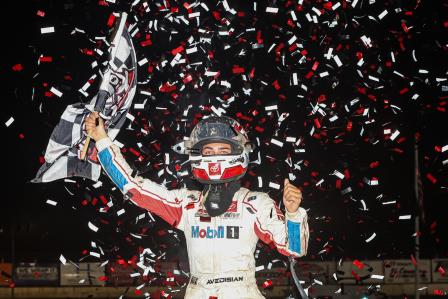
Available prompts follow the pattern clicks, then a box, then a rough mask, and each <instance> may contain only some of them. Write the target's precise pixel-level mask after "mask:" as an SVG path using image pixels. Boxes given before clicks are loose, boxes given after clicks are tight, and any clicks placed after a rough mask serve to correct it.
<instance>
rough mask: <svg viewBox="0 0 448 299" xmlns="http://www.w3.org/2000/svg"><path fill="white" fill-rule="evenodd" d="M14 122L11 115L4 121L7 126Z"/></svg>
mask: <svg viewBox="0 0 448 299" xmlns="http://www.w3.org/2000/svg"><path fill="white" fill-rule="evenodd" d="M13 122H14V118H13V117H12V116H11V117H10V118H9V119H8V120H7V121H6V122H5V126H7V127H9V126H10V125H11V124H12V123H13Z"/></svg>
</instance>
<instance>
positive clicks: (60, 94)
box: [50, 87, 62, 98]
mask: <svg viewBox="0 0 448 299" xmlns="http://www.w3.org/2000/svg"><path fill="white" fill-rule="evenodd" d="M50 91H51V92H52V93H53V94H54V95H55V96H57V97H59V98H60V97H62V92H60V91H59V90H57V89H56V88H54V87H51V89H50Z"/></svg>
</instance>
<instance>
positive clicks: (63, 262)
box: [59, 254, 67, 265]
mask: <svg viewBox="0 0 448 299" xmlns="http://www.w3.org/2000/svg"><path fill="white" fill-rule="evenodd" d="M59 261H60V262H61V263H62V264H63V265H66V264H67V259H66V258H65V257H64V256H63V255H62V254H61V256H60V257H59Z"/></svg>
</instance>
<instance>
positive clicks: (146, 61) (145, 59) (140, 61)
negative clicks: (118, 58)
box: [137, 57, 148, 66]
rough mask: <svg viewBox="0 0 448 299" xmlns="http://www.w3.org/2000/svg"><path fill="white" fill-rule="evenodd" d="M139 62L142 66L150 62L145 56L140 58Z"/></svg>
mask: <svg viewBox="0 0 448 299" xmlns="http://www.w3.org/2000/svg"><path fill="white" fill-rule="evenodd" d="M137 63H138V65H139V66H142V65H144V64H145V63H148V59H147V58H146V57H145V58H143V59H141V60H139V61H138V62H137Z"/></svg>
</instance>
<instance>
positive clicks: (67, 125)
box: [32, 14, 137, 183]
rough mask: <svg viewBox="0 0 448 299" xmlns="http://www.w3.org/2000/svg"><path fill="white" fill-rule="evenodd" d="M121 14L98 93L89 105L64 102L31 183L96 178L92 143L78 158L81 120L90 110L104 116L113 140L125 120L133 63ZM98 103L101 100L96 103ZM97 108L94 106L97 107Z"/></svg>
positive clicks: (98, 169)
mask: <svg viewBox="0 0 448 299" xmlns="http://www.w3.org/2000/svg"><path fill="white" fill-rule="evenodd" d="M125 21H126V14H122V16H121V18H120V21H119V22H117V24H119V25H118V26H116V28H115V36H114V38H113V41H112V43H111V46H110V47H109V61H108V66H107V69H106V71H105V72H104V75H103V79H102V82H101V85H100V89H99V92H98V94H97V95H96V96H95V97H94V98H93V99H92V100H91V101H90V103H89V104H85V103H75V104H73V105H68V106H67V108H66V109H65V111H64V112H63V114H62V116H61V119H60V121H59V123H58V124H57V126H56V127H55V128H54V130H53V132H52V134H51V136H50V141H49V142H48V145H47V149H46V152H45V156H44V158H45V163H44V164H43V165H42V166H41V167H40V169H39V170H38V172H37V175H36V177H35V178H34V179H33V180H32V182H34V183H43V182H51V181H54V180H58V179H62V178H67V177H73V176H78V177H85V178H89V179H91V180H94V181H97V180H98V178H99V176H100V172H101V165H100V164H99V161H98V159H97V152H96V148H95V145H94V142H93V140H92V142H90V144H89V148H88V151H87V157H86V160H81V159H80V158H79V157H80V155H81V152H82V149H83V146H84V144H85V140H86V137H87V136H86V132H85V131H84V120H85V118H86V117H87V116H88V115H89V114H90V113H92V112H93V111H99V112H100V115H101V117H102V118H103V119H104V124H105V128H106V131H107V134H108V136H109V137H110V138H111V139H112V140H114V139H115V137H116V136H117V134H118V132H119V131H120V128H121V127H122V126H123V124H124V122H125V120H126V114H127V113H128V110H129V108H130V107H131V104H132V100H133V98H134V95H135V92H136V87H137V76H136V72H137V66H136V65H137V63H136V55H135V50H134V47H133V44H132V40H131V36H130V34H129V32H128V30H127V28H126V26H125ZM99 102H102V103H100V105H98V104H99ZM99 106H100V107H101V108H100V109H96V108H98V107H99Z"/></svg>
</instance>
